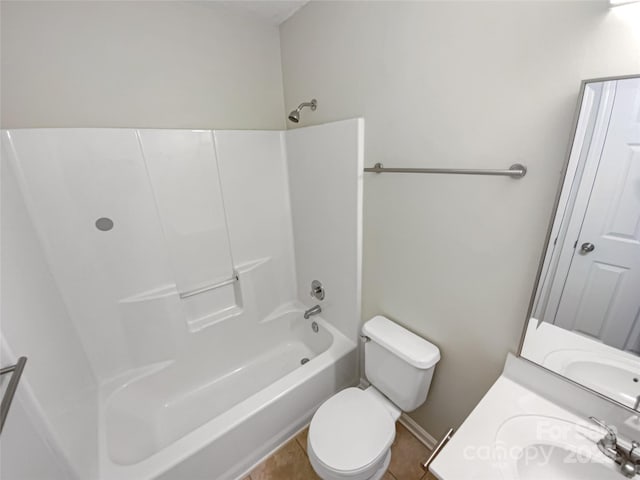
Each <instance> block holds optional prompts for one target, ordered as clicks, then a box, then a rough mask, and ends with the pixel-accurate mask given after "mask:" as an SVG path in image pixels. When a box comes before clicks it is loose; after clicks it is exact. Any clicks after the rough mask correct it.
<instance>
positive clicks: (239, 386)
mask: <svg viewBox="0 0 640 480" xmlns="http://www.w3.org/2000/svg"><path fill="white" fill-rule="evenodd" d="M313 320H315V321H316V322H317V323H318V325H319V327H320V328H319V331H318V332H317V333H315V332H313V330H312V328H311V322H312V321H313ZM247 327H249V325H245V326H244V327H243V325H241V324H234V322H233V321H230V322H224V323H222V324H220V325H216V326H214V327H212V328H210V329H208V330H209V331H208V332H207V334H206V335H202V332H200V334H199V335H197V336H194V338H193V341H192V342H190V344H189V346H188V348H185V349H184V351H185V352H186V353H185V355H183V356H182V357H180V358H178V359H176V360H175V361H172V362H167V363H163V364H159V365H155V366H153V367H150V368H146V369H144V370H142V371H138V372H134V373H130V374H129V375H128V376H127V377H126V378H123V377H121V378H119V379H117V380H115V381H112V382H110V383H109V384H108V385H105V386H104V387H103V391H102V398H101V408H100V432H101V438H100V463H101V464H100V478H101V480H129V479H131V480H133V479H135V480H144V479H155V478H160V479H165V480H169V479H171V480H199V479H207V480H213V479H215V480H225V479H229V480H232V479H235V478H238V477H240V476H241V475H242V474H244V473H245V472H246V471H248V470H249V469H250V468H251V467H252V466H253V465H255V464H256V463H257V462H258V461H259V460H261V459H262V458H263V457H264V456H265V455H267V454H268V453H270V452H271V451H272V450H273V449H274V448H275V447H276V446H278V445H279V444H280V443H281V442H282V441H283V440H285V439H286V438H288V437H289V436H291V435H292V434H294V433H295V432H296V431H297V430H298V429H300V428H301V427H302V426H303V425H304V424H305V423H306V422H308V421H309V419H310V418H311V415H312V414H313V412H314V410H315V408H317V406H318V405H319V404H320V403H322V402H323V401H324V400H325V399H326V398H328V397H329V396H331V395H332V394H333V393H335V392H336V391H338V390H340V389H342V388H344V387H346V386H349V385H353V384H355V383H356V382H357V368H356V361H357V357H356V345H355V343H354V342H353V341H351V340H349V339H347V338H346V337H345V336H344V335H343V334H342V333H340V332H339V331H338V330H336V329H335V328H334V327H332V326H331V325H330V324H328V323H327V322H326V321H324V320H323V319H321V318H320V317H319V316H316V317H313V319H311V320H305V319H304V318H303V317H302V310H301V309H299V308H296V309H288V310H285V311H284V312H283V313H281V314H279V315H276V316H274V317H272V318H270V319H267V320H265V321H262V322H260V323H258V324H255V323H254V324H253V325H252V326H251V327H250V328H247ZM238 336H240V338H236V337H238ZM230 346H232V348H230ZM303 358H308V359H309V361H308V362H307V363H305V364H304V365H303V364H301V360H302V359H303Z"/></svg>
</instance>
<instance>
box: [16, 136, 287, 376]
mask: <svg viewBox="0 0 640 480" xmlns="http://www.w3.org/2000/svg"><path fill="white" fill-rule="evenodd" d="M214 136H215V138H216V140H217V142H219V143H220V145H221V151H216V148H215V147H214ZM282 136H283V133H281V132H277V131H276V132H223V131H219V132H215V133H214V132H211V131H192V130H134V129H33V130H31V129H28V130H12V131H9V132H8V133H7V135H6V137H7V139H9V137H10V144H11V147H12V148H11V149H10V150H12V151H13V152H14V153H15V156H14V157H13V158H14V162H15V163H14V164H15V167H16V170H17V171H18V172H19V179H20V183H21V187H22V189H23V192H24V195H25V197H26V198H27V199H28V203H29V204H30V206H31V214H32V218H33V221H34V223H35V225H36V228H37V229H38V230H39V232H40V236H41V238H42V240H43V244H44V246H45V249H46V250H47V254H48V258H49V261H50V263H51V268H52V272H53V274H54V276H55V278H56V280H57V284H58V286H59V288H60V290H61V292H62V295H63V297H64V298H65V303H66V305H67V306H68V308H69V310H70V313H71V316H72V318H73V319H74V322H75V325H76V328H77V330H78V332H79V334H80V336H81V338H82V341H83V343H84V345H85V349H86V352H87V355H88V356H89V358H90V361H91V364H92V367H93V371H94V373H95V375H96V376H97V377H98V378H100V379H107V378H112V377H114V376H117V375H118V374H121V373H123V372H126V371H127V370H130V369H132V368H137V367H141V366H144V365H146V364H149V363H152V362H159V361H163V360H168V359H171V358H173V357H175V354H176V350H177V349H179V343H180V341H181V333H182V332H186V331H188V330H197V329H198V328H202V327H204V326H206V325H208V324H210V323H213V322H216V321H220V320H224V319H226V318H229V317H231V316H234V315H239V314H240V313H241V311H242V298H241V297H242V295H241V292H240V289H238V288H237V286H236V285H234V284H229V285H226V286H223V287H221V288H218V289H214V290H211V291H208V292H205V293H202V294H199V295H194V296H192V297H189V298H185V299H181V298H180V297H179V294H180V293H186V292H188V291H193V290H195V289H198V288H202V287H206V286H207V285H213V284H216V283H219V282H220V281H222V280H226V279H229V278H231V277H232V275H233V270H234V268H236V269H238V270H247V271H251V272H252V273H251V274H249V277H250V278H252V277H253V276H256V277H258V278H261V279H263V280H267V279H271V278H273V279H275V280H274V281H267V282H266V284H263V282H261V281H257V283H258V284H261V287H260V289H258V290H259V291H261V292H265V293H266V295H263V296H262V297H263V298H260V299H259V301H260V302H261V305H260V307H261V308H260V309H259V310H260V313H261V316H262V317H266V316H267V315H268V314H269V313H271V312H272V311H273V310H274V309H275V308H276V307H278V306H279V305H281V304H283V303H285V302H287V301H291V300H293V299H295V297H296V294H295V284H294V281H293V270H294V266H293V262H294V258H293V248H292V245H293V232H292V224H291V215H290V213H289V212H290V206H289V198H288V186H287V173H286V159H285V151H284V143H283V141H282ZM247 150H248V151H247ZM243 158H244V165H243V162H242V159H243ZM265 170H268V171H269V172H271V174H270V175H264V174H265V173H266V172H265ZM223 175H226V177H223ZM225 184H226V188H224V187H223V185H225ZM223 190H225V192H226V196H225V197H224V200H223ZM101 217H107V218H110V219H112V221H113V222H114V227H113V229H112V230H110V231H106V232H105V231H100V230H98V229H97V228H96V227H95V221H96V220H97V219H98V218H101ZM227 222H228V223H229V224H230V225H232V226H233V227H234V228H233V230H232V229H230V228H228V226H227ZM243 228H244V230H245V231H242V229H243ZM247 230H248V231H247ZM249 232H251V233H250V234H248V233H249ZM232 237H233V238H234V239H235V240H236V242H235V244H234V245H233V246H232V245H231V242H230V238H232ZM287 247H288V248H287ZM234 257H236V260H235V264H234ZM276 265H277V266H276ZM245 280H246V277H243V279H242V280H241V282H240V283H241V284H242V282H244V281H245ZM245 295H246V293H245ZM185 327H186V328H185Z"/></svg>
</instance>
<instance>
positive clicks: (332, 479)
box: [309, 449, 391, 480]
mask: <svg viewBox="0 0 640 480" xmlns="http://www.w3.org/2000/svg"><path fill="white" fill-rule="evenodd" d="M309 460H310V462H311V466H312V467H313V470H314V471H315V472H316V474H317V475H318V476H319V477H320V478H321V479H322V480H342V479H343V478H344V479H345V480H346V479H351V478H356V479H357V480H381V479H382V477H384V474H385V473H386V472H387V470H388V469H389V464H390V463H391V449H389V450H388V451H387V454H386V455H385V456H384V460H383V461H382V463H381V464H380V468H378V470H376V471H375V472H374V474H373V475H371V476H370V477H366V478H362V479H361V478H359V477H353V476H348V477H341V476H339V475H337V474H335V473H334V474H331V473H327V472H319V471H318V470H320V468H316V466H315V465H314V463H315V462H314V460H315V459H314V458H313V457H312V456H311V455H310V456H309Z"/></svg>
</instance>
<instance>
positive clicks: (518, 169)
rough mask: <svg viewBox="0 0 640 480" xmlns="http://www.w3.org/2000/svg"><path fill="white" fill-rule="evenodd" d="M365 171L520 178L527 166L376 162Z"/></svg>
mask: <svg viewBox="0 0 640 480" xmlns="http://www.w3.org/2000/svg"><path fill="white" fill-rule="evenodd" d="M364 171H365V172H372V173H452V174H457V175H498V176H503V177H511V178H522V177H524V176H525V175H526V174H527V167H525V166H524V165H522V164H521V163H514V164H513V165H511V166H510V167H509V168H508V169H507V170H495V169H493V170H492V169H476V168H394V167H389V168H387V167H385V166H384V165H382V164H381V163H376V164H375V165H374V166H373V167H367V168H365V169H364Z"/></svg>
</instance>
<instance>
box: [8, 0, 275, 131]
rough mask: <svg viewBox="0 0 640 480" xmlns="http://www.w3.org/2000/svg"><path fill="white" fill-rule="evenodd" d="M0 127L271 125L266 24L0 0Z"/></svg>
mask: <svg viewBox="0 0 640 480" xmlns="http://www.w3.org/2000/svg"><path fill="white" fill-rule="evenodd" d="M0 13H1V17H2V18H1V44H2V45H1V56H2V63H1V69H2V82H1V83H2V85H1V90H0V95H1V97H2V106H1V110H0V117H1V121H2V127H3V128H18V127H91V126H95V127H151V128H155V127H158V128H191V127H192V128H214V127H215V128H241V129H278V128H282V127H283V125H284V120H285V117H284V114H283V101H282V74H281V68H280V47H279V36H278V29H277V27H275V26H273V25H271V24H269V23H267V22H264V21H260V20H259V19H256V18H253V17H249V16H245V15H243V14H242V13H237V12H234V11H233V10H229V9H227V8H225V7H224V6H221V5H218V4H216V3H215V2H162V1H157V2H156V1H145V2H74V1H69V2H62V1H42V2H38V1H33V2H31V1H29V2H24V1H15V2H14V1H3V2H1V4H0Z"/></svg>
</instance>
